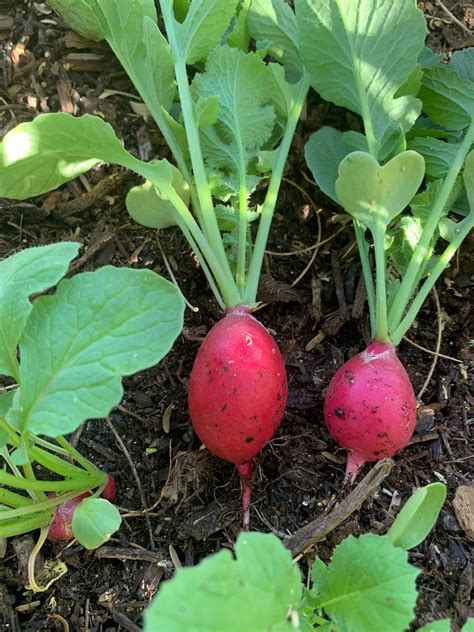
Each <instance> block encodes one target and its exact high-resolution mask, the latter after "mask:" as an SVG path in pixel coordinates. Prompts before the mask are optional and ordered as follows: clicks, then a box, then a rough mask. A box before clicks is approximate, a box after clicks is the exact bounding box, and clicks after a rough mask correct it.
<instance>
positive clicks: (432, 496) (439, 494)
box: [387, 483, 446, 550]
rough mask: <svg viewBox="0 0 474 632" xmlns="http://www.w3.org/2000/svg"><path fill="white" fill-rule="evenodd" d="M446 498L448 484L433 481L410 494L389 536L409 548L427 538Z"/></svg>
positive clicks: (403, 546) (391, 539)
mask: <svg viewBox="0 0 474 632" xmlns="http://www.w3.org/2000/svg"><path fill="white" fill-rule="evenodd" d="M445 500H446V486H445V485H443V484H442V483H431V485H425V487H420V489H417V490H416V492H415V493H414V494H412V495H411V496H410V498H409V499H408V500H407V502H406V503H405V504H404V506H403V507H402V509H401V510H400V512H399V514H398V516H397V517H396V518H395V521H394V522H393V524H392V526H391V527H390V529H389V531H388V533H387V536H388V538H389V539H390V541H391V543H392V544H393V545H394V546H398V547H401V548H402V549H405V550H408V549H412V548H413V547H415V546H418V544H420V542H423V540H424V539H425V538H426V536H427V535H428V534H429V532H430V531H431V529H432V528H433V526H434V525H435V523H436V520H437V519H438V516H439V512H440V511H441V507H442V506H443V504H444V501H445Z"/></svg>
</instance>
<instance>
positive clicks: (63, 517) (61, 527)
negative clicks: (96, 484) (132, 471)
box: [48, 474, 117, 542]
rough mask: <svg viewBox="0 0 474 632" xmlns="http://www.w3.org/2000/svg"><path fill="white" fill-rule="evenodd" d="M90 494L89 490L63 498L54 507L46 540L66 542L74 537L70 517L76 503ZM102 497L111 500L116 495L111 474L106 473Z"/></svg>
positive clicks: (53, 496)
mask: <svg viewBox="0 0 474 632" xmlns="http://www.w3.org/2000/svg"><path fill="white" fill-rule="evenodd" d="M89 496H92V494H91V493H90V492H84V493H83V494H80V495H79V496H75V497H74V498H70V499H69V500H65V501H64V502H63V503H61V504H60V505H58V506H57V507H56V511H55V514H54V518H53V520H52V522H51V524H50V525H49V531H48V540H51V542H68V541H69V540H72V539H73V538H74V534H73V532H72V517H73V515H74V511H75V510H76V507H77V505H78V504H79V503H80V502H81V501H82V500H84V498H89ZM101 496H102V498H105V499H106V500H109V501H110V502H113V501H114V500H115V498H116V496H117V488H116V484H115V478H114V477H113V476H112V474H107V481H106V483H105V487H104V489H103V490H102V493H101ZM49 497H50V498H55V497H56V494H55V493H54V492H53V493H52V494H50V496H49Z"/></svg>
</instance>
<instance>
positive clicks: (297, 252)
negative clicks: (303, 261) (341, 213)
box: [265, 225, 346, 257]
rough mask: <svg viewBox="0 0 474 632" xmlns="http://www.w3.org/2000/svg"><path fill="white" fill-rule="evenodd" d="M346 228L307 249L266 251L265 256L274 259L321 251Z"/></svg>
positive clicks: (342, 227)
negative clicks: (270, 256)
mask: <svg viewBox="0 0 474 632" xmlns="http://www.w3.org/2000/svg"><path fill="white" fill-rule="evenodd" d="M344 228H346V226H345V225H344V226H341V227H340V228H338V230H336V232H335V233H333V234H332V235H331V236H330V237H328V238H327V239H323V241H317V242H316V243H315V244H313V245H312V246H308V247H307V248H299V249H298V250H291V251H289V252H278V251H276V250H265V254H267V255H272V256H273V257H294V256H295V255H301V254H304V253H305V252H311V250H314V249H318V250H319V248H320V247H321V246H324V245H325V244H327V243H329V242H330V241H332V240H333V239H334V238H335V237H336V236H337V235H339V233H342V231H343V230H344Z"/></svg>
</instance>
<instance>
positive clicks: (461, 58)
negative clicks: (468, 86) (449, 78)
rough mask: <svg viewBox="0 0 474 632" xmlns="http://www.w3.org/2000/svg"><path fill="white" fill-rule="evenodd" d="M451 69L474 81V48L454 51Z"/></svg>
mask: <svg viewBox="0 0 474 632" xmlns="http://www.w3.org/2000/svg"><path fill="white" fill-rule="evenodd" d="M449 69H450V70H454V71H455V72H457V73H458V75H459V76H460V77H462V78H463V79H466V80H468V81H474V48H465V49H464V50H456V51H454V53H453V55H452V57H451V60H450V62H449Z"/></svg>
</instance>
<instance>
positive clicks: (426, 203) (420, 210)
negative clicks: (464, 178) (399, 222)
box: [410, 178, 462, 224]
mask: <svg viewBox="0 0 474 632" xmlns="http://www.w3.org/2000/svg"><path fill="white" fill-rule="evenodd" d="M442 186H443V180H435V181H434V182H430V183H429V184H428V186H427V187H426V189H424V191H421V193H418V194H417V195H415V197H414V198H413V199H412V201H411V203H410V207H411V211H412V213H413V215H414V216H415V217H419V218H420V219H421V221H422V223H423V224H424V223H425V222H426V220H427V219H428V217H429V215H430V213H431V209H432V208H433V205H434V204H435V202H436V200H437V198H438V196H439V192H440V191H441V187H442ZM461 192H462V184H461V181H460V179H459V178H458V179H457V180H456V182H455V184H454V186H453V189H452V191H451V194H450V195H449V198H448V200H447V202H446V204H445V207H444V209H443V212H442V214H441V217H444V216H446V215H447V214H448V213H449V211H450V209H451V207H452V206H453V205H454V203H455V202H456V200H457V198H458V196H459V195H460V193H461Z"/></svg>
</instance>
